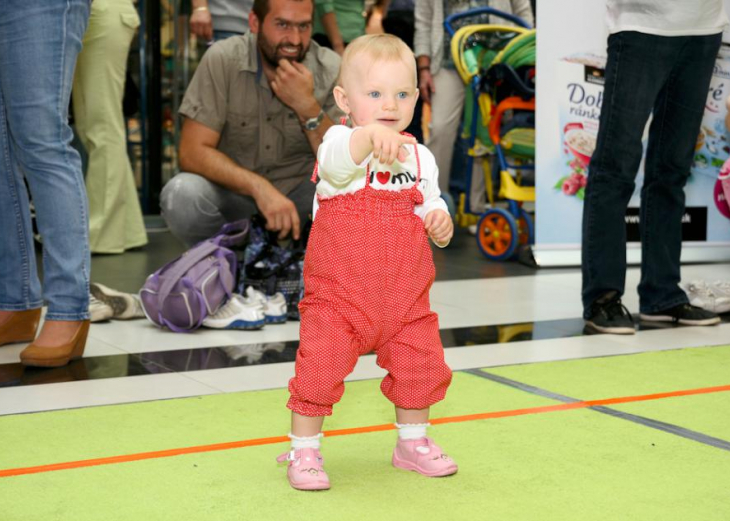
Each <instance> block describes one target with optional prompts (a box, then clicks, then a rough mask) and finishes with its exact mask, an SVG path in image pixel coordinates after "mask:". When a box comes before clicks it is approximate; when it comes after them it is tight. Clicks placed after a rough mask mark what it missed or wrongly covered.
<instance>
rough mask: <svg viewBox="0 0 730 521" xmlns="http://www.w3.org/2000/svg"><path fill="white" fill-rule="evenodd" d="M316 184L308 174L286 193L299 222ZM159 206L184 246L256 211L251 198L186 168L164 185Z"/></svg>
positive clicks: (307, 209) (305, 214) (309, 208)
mask: <svg viewBox="0 0 730 521" xmlns="http://www.w3.org/2000/svg"><path fill="white" fill-rule="evenodd" d="M315 188H316V186H315V184H314V183H312V182H311V181H310V180H309V176H307V177H306V178H304V179H303V180H302V182H301V183H300V184H298V185H297V186H295V187H294V189H293V190H292V191H291V192H289V193H288V194H286V196H287V197H288V198H289V199H291V200H292V202H293V203H294V205H295V206H296V207H297V213H298V214H299V220H300V222H301V225H300V226H304V223H305V222H306V220H307V218H308V217H309V215H310V214H311V213H312V205H313V203H314V192H315ZM160 206H161V207H162V216H163V217H164V218H165V222H167V225H168V226H169V227H170V231H171V232H172V234H173V235H174V236H175V237H177V238H178V239H180V240H181V241H182V242H183V243H184V244H185V245H186V246H192V245H193V244H196V243H198V242H200V241H202V240H205V239H208V238H210V237H212V236H213V235H215V234H216V233H217V232H218V231H219V230H220V228H221V226H223V225H224V224H225V223H228V222H232V221H237V220H238V219H244V218H249V217H251V216H252V215H255V214H257V213H259V210H258V208H257V207H256V202H255V201H254V200H253V198H251V197H248V196H245V195H239V194H236V193H234V192H232V191H230V190H227V189H225V188H223V187H222V186H220V185H217V184H215V183H213V182H211V181H208V180H207V179H206V178H204V177H203V176H200V175H197V174H189V173H187V172H180V173H179V174H177V175H176V176H175V177H173V178H172V179H170V181H169V182H168V183H167V184H166V185H165V186H164V188H163V189H162V194H161V196H160Z"/></svg>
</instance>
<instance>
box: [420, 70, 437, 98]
mask: <svg viewBox="0 0 730 521" xmlns="http://www.w3.org/2000/svg"><path fill="white" fill-rule="evenodd" d="M418 90H420V91H421V99H422V100H423V102H424V103H428V104H429V105H430V104H431V94H432V93H434V92H436V85H435V84H434V82H433V76H432V75H431V71H430V70H428V69H420V70H419V71H418Z"/></svg>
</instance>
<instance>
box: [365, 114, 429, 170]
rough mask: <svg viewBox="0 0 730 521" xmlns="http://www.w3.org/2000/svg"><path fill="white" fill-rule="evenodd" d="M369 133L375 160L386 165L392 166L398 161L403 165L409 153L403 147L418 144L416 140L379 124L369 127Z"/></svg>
mask: <svg viewBox="0 0 730 521" xmlns="http://www.w3.org/2000/svg"><path fill="white" fill-rule="evenodd" d="M368 131H369V133H370V142H371V143H372V144H373V159H377V160H378V161H380V162H381V163H383V164H386V165H392V164H393V161H395V160H396V159H398V161H400V162H401V163H402V162H403V161H405V159H406V156H407V155H408V151H406V149H405V148H404V147H403V145H415V144H417V143H418V142H417V141H416V138H414V137H410V136H404V135H402V134H400V133H398V132H396V131H395V130H393V129H392V128H388V127H385V126H383V125H380V124H379V123H375V124H372V125H369V126H368Z"/></svg>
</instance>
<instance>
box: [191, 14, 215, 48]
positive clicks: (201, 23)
mask: <svg viewBox="0 0 730 521" xmlns="http://www.w3.org/2000/svg"><path fill="white" fill-rule="evenodd" d="M190 30H191V31H192V33H193V34H194V35H195V36H199V37H200V38H205V39H206V40H207V41H210V40H212V39H213V18H211V16H210V11H208V10H207V9H202V8H201V9H200V10H199V11H193V14H192V15H191V16H190Z"/></svg>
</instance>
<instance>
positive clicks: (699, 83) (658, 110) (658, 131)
mask: <svg viewBox="0 0 730 521" xmlns="http://www.w3.org/2000/svg"><path fill="white" fill-rule="evenodd" d="M720 42H721V35H720V34H716V35H709V36H673V37H666V36H655V35H649V34H643V33H639V32H633V31H626V32H620V33H616V34H613V35H611V36H610V37H609V39H608V62H607V64H606V76H605V78H606V84H605V90H604V101H603V107H602V109H601V120H600V126H599V130H598V139H597V144H596V150H595V152H594V153H593V157H592V159H591V163H590V167H589V175H588V186H587V188H586V197H585V206H584V209H583V246H582V250H583V251H582V253H583V260H582V270H583V307H584V318H589V316H590V312H591V305H592V304H593V303H594V302H595V301H596V300H598V299H599V298H600V297H602V296H604V295H606V294H607V293H611V292H616V293H617V294H618V296H621V295H623V293H624V285H625V278H626V224H625V220H624V216H625V214H626V208H627V206H628V204H629V199H630V198H631V195H632V194H633V192H634V187H635V185H634V179H635V177H636V174H637V171H638V168H639V163H640V161H641V155H642V143H641V138H642V134H643V132H644V127H645V126H646V122H647V121H648V119H649V115H650V114H652V113H653V120H652V122H651V125H650V127H649V145H648V149H647V154H646V164H645V165H646V166H645V170H644V185H643V187H642V189H641V210H640V230H641V231H640V233H641V244H642V256H641V282H640V283H639V288H638V291H639V299H640V312H641V313H657V312H659V311H664V310H666V309H669V308H672V307H674V306H677V305H681V304H685V303H687V296H686V295H685V293H684V292H683V291H682V289H681V288H680V287H679V286H678V283H679V282H680V254H681V251H682V215H683V214H684V201H685V199H684V185H685V183H686V182H687V178H688V177H689V170H690V167H691V165H692V158H693V154H694V146H695V143H696V140H697V135H698V133H699V129H700V124H701V122H702V116H703V114H704V109H705V103H706V100H707V89H708V88H709V84H710V79H711V76H712V71H713V67H714V65H715V59H716V57H717V53H718V50H719V48H720Z"/></svg>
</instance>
